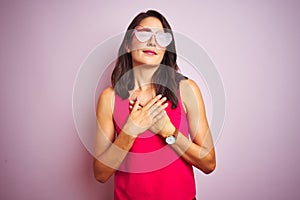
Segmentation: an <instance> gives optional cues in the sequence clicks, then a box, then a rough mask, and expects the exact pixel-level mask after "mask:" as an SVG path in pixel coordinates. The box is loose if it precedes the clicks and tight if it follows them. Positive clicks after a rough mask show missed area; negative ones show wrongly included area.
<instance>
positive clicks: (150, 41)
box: [147, 34, 156, 47]
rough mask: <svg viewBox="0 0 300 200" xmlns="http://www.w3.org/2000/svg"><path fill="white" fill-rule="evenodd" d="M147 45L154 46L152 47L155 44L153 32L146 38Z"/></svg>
mask: <svg viewBox="0 0 300 200" xmlns="http://www.w3.org/2000/svg"><path fill="white" fill-rule="evenodd" d="M147 45H148V46H154V47H155V46H156V41H155V37H154V34H152V36H151V38H150V39H149V40H148V42H147Z"/></svg>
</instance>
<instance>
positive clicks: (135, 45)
mask: <svg viewBox="0 0 300 200" xmlns="http://www.w3.org/2000/svg"><path fill="white" fill-rule="evenodd" d="M145 46H146V42H144V43H141V42H140V41H138V40H137V39H136V38H135V37H133V38H132V41H131V47H130V49H131V50H132V51H133V50H135V49H140V48H143V47H145Z"/></svg>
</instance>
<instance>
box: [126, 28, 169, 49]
mask: <svg viewBox="0 0 300 200" xmlns="http://www.w3.org/2000/svg"><path fill="white" fill-rule="evenodd" d="M138 27H141V29H138ZM153 29H158V28H148V27H143V26H141V25H138V26H136V27H135V28H134V29H133V32H132V34H134V35H135V37H136V39H137V40H138V41H139V42H142V43H143V42H147V41H149V40H150V39H151V38H152V37H153V35H154V38H155V41H156V43H157V44H158V45H159V46H160V47H163V48H165V47H167V46H169V45H170V44H171V43H172V40H173V35H172V34H171V31H165V30H169V29H166V28H164V29H163V30H164V31H162V30H157V31H154V30H153ZM142 30H146V31H145V32H151V36H149V38H148V39H147V40H145V41H143V40H140V38H139V36H137V33H138V32H139V31H142ZM160 33H163V34H169V36H170V37H171V38H170V41H169V42H168V44H167V45H164V44H161V42H160V39H158V38H159V36H158V34H160Z"/></svg>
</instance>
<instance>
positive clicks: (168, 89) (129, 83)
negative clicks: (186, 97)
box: [111, 10, 187, 108]
mask: <svg viewBox="0 0 300 200" xmlns="http://www.w3.org/2000/svg"><path fill="white" fill-rule="evenodd" d="M147 17H155V18H157V19H159V20H160V22H161V23H162V25H163V28H165V29H169V30H170V32H171V34H172V37H173V38H174V36H173V33H172V29H171V26H170V25H169V23H168V22H167V20H166V18H165V17H164V16H163V15H162V14H160V13H159V12H157V11H155V10H148V11H147V12H141V13H139V14H138V15H137V16H136V17H135V18H134V19H133V20H132V22H131V23H130V25H129V26H128V28H127V31H126V34H125V36H124V39H123V42H122V44H121V46H120V49H119V52H118V59H117V62H116V65H115V68H114V70H113V72H112V75H111V83H112V86H113V88H114V89H115V91H116V94H117V95H119V96H120V97H121V98H122V99H125V98H128V97H129V91H130V90H132V89H133V88H134V75H133V72H132V70H131V69H132V57H131V54H130V53H128V52H126V47H127V46H129V44H130V42H131V39H132V31H133V29H134V28H135V27H136V26H137V25H139V23H140V22H141V21H142V20H143V19H145V18H147ZM176 59H177V54H176V49H175V41H174V39H173V40H172V42H171V43H170V44H169V45H168V46H167V47H166V51H165V54H164V57H163V59H162V61H161V64H160V66H159V67H158V69H157V70H156V71H155V73H154V74H153V77H152V81H153V86H154V88H155V92H156V94H162V95H163V96H165V97H167V98H168V100H170V101H171V102H172V108H176V107H177V104H178V93H177V91H178V88H179V82H180V80H182V79H187V77H185V76H183V75H182V74H180V73H179V72H178V70H179V68H178V65H177V62H176Z"/></svg>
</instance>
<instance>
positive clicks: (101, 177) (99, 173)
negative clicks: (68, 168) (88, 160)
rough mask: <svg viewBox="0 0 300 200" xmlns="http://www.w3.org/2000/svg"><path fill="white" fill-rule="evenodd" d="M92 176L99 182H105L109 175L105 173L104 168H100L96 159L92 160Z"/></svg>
mask: <svg viewBox="0 0 300 200" xmlns="http://www.w3.org/2000/svg"><path fill="white" fill-rule="evenodd" d="M94 177H95V179H96V180H97V181H98V182H100V183H106V182H107V181H108V179H109V178H110V175H109V174H108V173H105V170H103V169H102V168H101V165H100V166H99V162H97V160H94Z"/></svg>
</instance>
